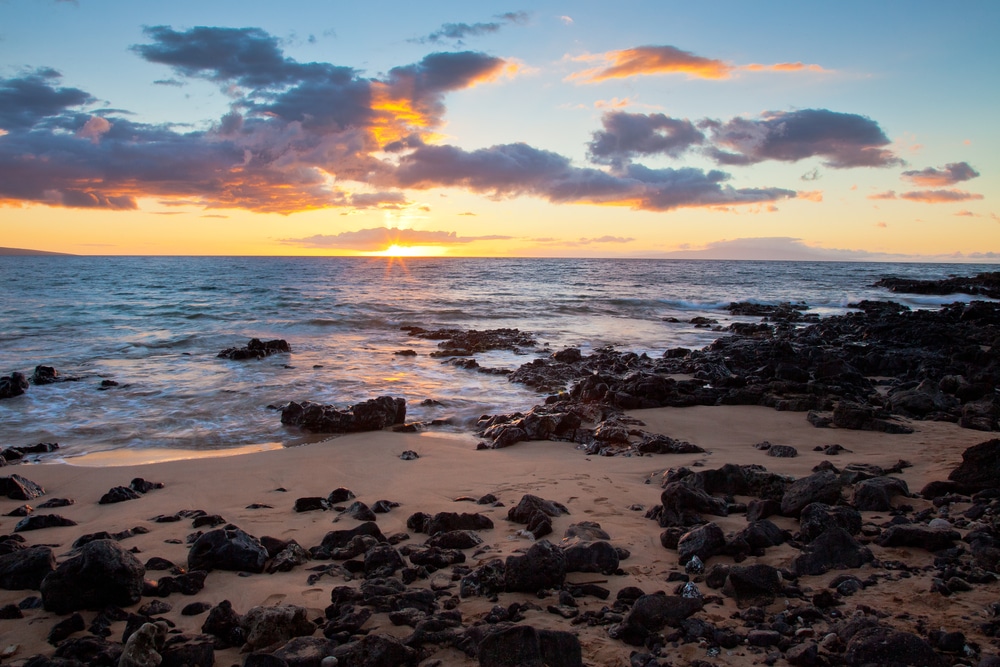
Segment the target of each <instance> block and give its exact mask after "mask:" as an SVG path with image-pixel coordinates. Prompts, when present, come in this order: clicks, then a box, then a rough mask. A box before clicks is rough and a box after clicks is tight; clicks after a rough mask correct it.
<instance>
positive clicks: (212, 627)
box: [201, 600, 247, 649]
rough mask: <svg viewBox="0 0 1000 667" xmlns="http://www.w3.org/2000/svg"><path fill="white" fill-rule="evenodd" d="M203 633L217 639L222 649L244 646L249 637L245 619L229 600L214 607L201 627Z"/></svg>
mask: <svg viewBox="0 0 1000 667" xmlns="http://www.w3.org/2000/svg"><path fill="white" fill-rule="evenodd" d="M201 631H202V632H204V633H205V634H208V635H212V636H213V637H215V638H216V639H217V640H218V642H217V645H218V648H220V649H224V648H228V647H230V646H242V645H243V643H244V642H245V641H246V636H247V635H246V630H245V629H244V627H243V617H242V616H240V615H239V614H237V613H236V611H234V610H233V603H232V602H230V601H229V600H223V601H222V602H220V603H219V604H217V605H216V606H214V607H212V609H211V610H210V611H209V612H208V617H206V618H205V622H204V623H202V625H201Z"/></svg>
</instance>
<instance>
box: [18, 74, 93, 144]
mask: <svg viewBox="0 0 1000 667" xmlns="http://www.w3.org/2000/svg"><path fill="white" fill-rule="evenodd" d="M61 78H62V75H61V74H59V72H57V71H55V70H53V69H48V68H39V69H35V70H31V71H28V72H25V73H24V74H21V75H20V76H15V77H12V78H10V79H6V80H0V129H3V130H7V131H8V132H9V131H11V130H19V129H23V128H29V127H33V126H34V125H36V124H38V123H39V122H41V121H42V120H43V119H46V118H52V117H55V116H59V115H61V114H62V113H63V112H64V111H66V110H67V109H69V108H72V107H78V106H81V105H84V104H91V103H93V102H95V101H96V98H94V97H93V96H92V95H90V94H89V93H86V92H84V91H82V90H80V89H79V88H61V87H58V85H57V84H58V81H59V80H60V79H61Z"/></svg>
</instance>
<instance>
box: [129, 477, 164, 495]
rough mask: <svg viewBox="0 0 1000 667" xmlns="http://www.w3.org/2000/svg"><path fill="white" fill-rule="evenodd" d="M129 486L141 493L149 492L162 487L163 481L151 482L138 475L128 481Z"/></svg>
mask: <svg viewBox="0 0 1000 667" xmlns="http://www.w3.org/2000/svg"><path fill="white" fill-rule="evenodd" d="M128 488H130V489H132V490H133V491H137V492H139V493H149V492H150V491H153V490H155V489H162V488H163V482H150V481H147V480H145V479H143V478H142V477H136V478H134V479H133V480H132V481H131V482H129V483H128Z"/></svg>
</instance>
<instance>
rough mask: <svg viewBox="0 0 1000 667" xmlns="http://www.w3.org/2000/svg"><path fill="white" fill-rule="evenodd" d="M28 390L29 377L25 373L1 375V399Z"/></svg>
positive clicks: (12, 396) (18, 394)
mask: <svg viewBox="0 0 1000 667" xmlns="http://www.w3.org/2000/svg"><path fill="white" fill-rule="evenodd" d="M26 391H28V379H27V378H25V377H24V373H17V372H15V373H11V374H10V375H8V376H6V377H0V399H3V398H14V397H15V396H20V395H21V394H23V393H24V392H26Z"/></svg>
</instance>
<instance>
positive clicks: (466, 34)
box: [0, 0, 1000, 262]
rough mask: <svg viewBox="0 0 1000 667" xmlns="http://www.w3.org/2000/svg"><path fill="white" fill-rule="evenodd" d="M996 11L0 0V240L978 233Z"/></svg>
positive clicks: (545, 250) (253, 247) (719, 245)
mask: <svg viewBox="0 0 1000 667" xmlns="http://www.w3.org/2000/svg"><path fill="white" fill-rule="evenodd" d="M376 6H377V10H376V9H373V7H376ZM998 30H1000V2H996V1H995V0H965V1H963V2H958V3H949V4H948V5H947V6H945V5H942V4H941V3H940V2H938V1H935V2H929V1H921V0H911V1H908V2H901V1H879V0H865V1H864V2H855V1H853V0H842V1H841V2H837V3H803V2H801V1H800V0H797V1H795V2H777V1H772V2H766V3H748V2H745V1H742V0H740V1H736V0H734V1H721V0H720V1H712V2H705V3H694V2H689V1H686V2H675V1H672V0H657V1H643V0H625V1H624V2H618V3H607V2H590V1H588V0H573V1H568V0H564V1H562V2H556V1H540V2H530V3H523V4H517V2H513V1H512V2H510V3H503V4H500V3H495V2H489V1H483V2H477V3H468V2H445V1H433V0H431V1H428V2H423V3H413V2H398V1H396V0H386V1H384V2H381V3H378V4H377V5H366V4H365V3H358V2H342V1H340V0H326V1H318V0H311V1H303V0H283V2H280V3H274V2H252V3H248V2H233V1H230V0H211V1H209V2H205V1H204V0H200V1H199V2H190V1H188V0H172V1H171V2H169V3H166V2H135V1H134V0H0V246H3V247H14V248H32V249H35V250H44V251H53V252H65V253H74V254H84V255H371V254H376V255H377V254H389V255H433V256H526V257H531V256H539V257H690V258H724V259H730V258H736V259H740V258H743V259H806V260H808V259H816V260H859V261H864V260H889V261H893V260H895V261H974V262H1000V199H998V197H1000V179H998V178H997V174H998V173H1000V126H998V123H997V122H996V115H997V110H998V109H1000V67H998V66H1000V40H998V39H997V38H996V35H997V33H998Z"/></svg>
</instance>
